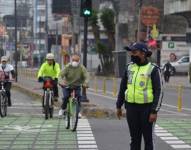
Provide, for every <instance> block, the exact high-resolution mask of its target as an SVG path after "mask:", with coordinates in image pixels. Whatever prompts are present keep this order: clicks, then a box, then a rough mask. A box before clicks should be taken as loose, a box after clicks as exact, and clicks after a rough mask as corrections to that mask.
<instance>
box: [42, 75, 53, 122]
mask: <svg viewBox="0 0 191 150" xmlns="http://www.w3.org/2000/svg"><path fill="white" fill-rule="evenodd" d="M43 90H44V94H43V101H42V106H43V109H44V114H45V119H48V118H49V117H50V118H53V112H54V107H53V97H54V93H53V80H52V78H51V77H43Z"/></svg>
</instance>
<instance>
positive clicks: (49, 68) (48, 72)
mask: <svg viewBox="0 0 191 150" xmlns="http://www.w3.org/2000/svg"><path fill="white" fill-rule="evenodd" d="M59 74H60V65H59V64H58V63H55V65H54V67H53V65H49V64H48V63H47V61H46V62H44V63H43V64H42V65H41V67H40V69H39V71H38V78H39V77H45V76H48V77H52V78H53V79H55V78H58V76H59Z"/></svg>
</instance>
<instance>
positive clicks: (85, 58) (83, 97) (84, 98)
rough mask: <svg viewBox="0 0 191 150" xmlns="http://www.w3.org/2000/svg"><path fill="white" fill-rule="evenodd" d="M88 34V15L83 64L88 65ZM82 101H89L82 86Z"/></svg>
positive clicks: (85, 20)
mask: <svg viewBox="0 0 191 150" xmlns="http://www.w3.org/2000/svg"><path fill="white" fill-rule="evenodd" d="M87 35H88V17H84V46H83V65H84V67H87ZM82 102H89V100H88V99H87V95H86V88H85V87H83V88H82Z"/></svg>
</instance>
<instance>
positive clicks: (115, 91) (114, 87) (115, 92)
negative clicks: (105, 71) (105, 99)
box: [113, 78, 117, 97]
mask: <svg viewBox="0 0 191 150" xmlns="http://www.w3.org/2000/svg"><path fill="white" fill-rule="evenodd" d="M113 96H114V97H116V96H117V82H116V78H113Z"/></svg>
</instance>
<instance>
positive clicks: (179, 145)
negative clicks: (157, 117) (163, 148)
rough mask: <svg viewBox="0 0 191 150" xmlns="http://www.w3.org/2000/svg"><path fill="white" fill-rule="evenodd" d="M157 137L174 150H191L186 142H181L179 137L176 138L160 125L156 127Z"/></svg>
mask: <svg viewBox="0 0 191 150" xmlns="http://www.w3.org/2000/svg"><path fill="white" fill-rule="evenodd" d="M155 135H156V136H158V137H159V138H161V139H162V140H163V141H164V142H166V143H167V144H168V145H170V146H171V147H172V148H174V149H191V146H190V145H188V144H186V143H185V142H184V141H182V140H180V139H179V138H178V137H175V136H174V135H173V134H172V133H169V132H168V131H167V130H165V129H163V128H162V127H160V126H158V125H156V127H155Z"/></svg>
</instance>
